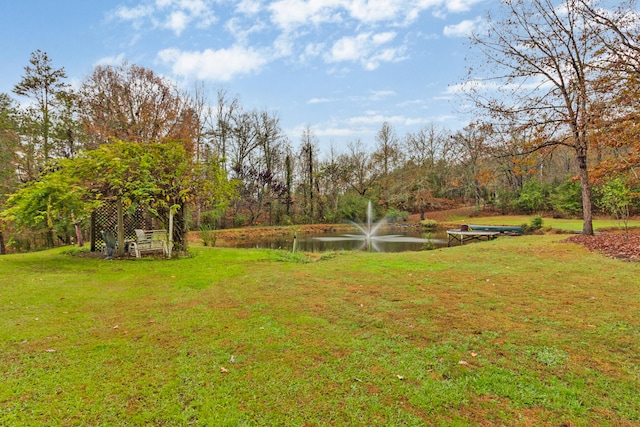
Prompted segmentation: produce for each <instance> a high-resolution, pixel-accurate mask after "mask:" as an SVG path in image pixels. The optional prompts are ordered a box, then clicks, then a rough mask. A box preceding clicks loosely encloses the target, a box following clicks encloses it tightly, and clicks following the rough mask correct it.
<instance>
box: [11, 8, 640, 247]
mask: <svg viewBox="0 0 640 427" xmlns="http://www.w3.org/2000/svg"><path fill="white" fill-rule="evenodd" d="M559 5H561V6H563V7H558V6H559ZM604 6H606V5H604V4H596V3H594V2H593V1H586V0H584V1H582V0H565V1H561V2H553V1H551V0H535V1H524V0H514V1H510V2H503V3H501V4H500V6H496V9H495V10H494V11H492V12H491V14H489V15H488V17H487V27H486V28H487V30H488V31H486V32H485V33H483V32H478V33H476V34H474V35H473V36H472V42H473V45H474V49H473V51H472V52H473V54H472V57H471V58H470V60H469V64H472V66H471V65H470V69H469V77H468V78H467V79H466V80H465V82H464V84H462V85H461V89H462V92H463V93H464V94H465V96H466V99H467V100H468V101H470V105H472V106H473V107H474V110H473V112H474V120H473V121H472V122H470V123H469V124H468V125H467V126H465V127H464V128H462V129H458V130H449V129H444V128H441V127H439V126H437V124H436V123H427V124H425V125H424V126H423V127H422V128H421V129H418V130H416V131H414V132H410V133H407V134H405V135H398V134H397V133H396V130H395V129H394V127H393V124H392V123H389V122H383V123H381V124H380V128H379V130H378V131H377V132H376V133H375V134H374V135H372V136H367V135H362V136H361V137H359V138H354V139H353V140H352V141H350V142H349V143H347V144H346V145H345V146H340V147H337V146H335V145H330V146H329V147H328V148H324V149H321V148H320V142H319V139H318V137H317V136H316V135H315V133H314V130H313V128H312V127H310V126H307V127H306V128H305V129H304V130H303V131H302V132H301V134H300V136H299V139H297V140H295V139H294V140H291V139H290V138H289V137H288V136H287V135H286V134H285V132H284V130H283V129H282V127H281V124H280V117H279V116H278V114H277V112H274V111H269V110H267V109H263V110H260V109H248V108H246V107H244V106H243V105H242V102H241V100H240V98H238V97H237V96H234V95H230V94H229V93H228V92H226V91H225V90H221V89H219V90H217V92H216V90H215V88H213V89H214V90H212V88H210V87H207V86H205V84H204V83H199V84H197V85H195V86H194V87H193V88H191V90H185V89H183V88H180V87H178V86H177V85H176V84H175V83H174V82H173V81H171V80H169V79H167V78H164V77H162V76H159V75H157V74H156V73H155V72H154V71H152V70H150V69H146V68H144V67H141V66H138V65H135V64H122V65H120V66H111V65H101V66H97V67H96V68H95V69H94V70H93V72H92V73H91V74H90V75H88V76H86V77H85V79H84V80H83V81H82V82H81V84H80V85H79V86H78V88H77V89H73V88H71V86H70V85H69V84H68V82H67V75H66V73H65V71H64V68H57V67H56V66H55V65H54V64H53V60H52V59H51V58H49V56H48V55H47V54H46V53H45V52H41V51H35V52H33V53H32V54H31V58H30V60H29V63H28V64H27V66H26V67H25V72H24V75H23V77H22V79H21V80H20V81H19V82H16V84H15V86H14V90H13V94H12V95H11V94H0V210H5V211H7V210H11V212H12V215H7V214H5V215H4V216H0V222H1V223H0V232H4V234H0V243H1V244H2V246H1V247H0V248H4V247H5V244H6V243H7V241H6V239H7V237H6V236H7V235H8V234H7V233H9V234H11V235H12V236H15V235H16V232H17V231H18V230H19V229H20V227H27V226H28V227H30V228H31V229H32V230H33V229H35V230H38V227H44V229H46V230H47V233H49V239H50V240H49V242H48V244H51V243H52V240H53V241H55V240H56V239H55V238H54V237H53V236H52V235H51V233H52V230H54V229H55V227H53V223H56V222H59V223H62V222H64V221H66V222H67V223H69V224H71V223H73V222H75V223H82V221H83V218H84V216H83V214H81V213H80V210H78V209H80V208H81V206H78V209H76V210H75V211H74V212H73V215H74V217H75V218H74V219H73V220H71V219H63V218H61V216H62V215H70V214H71V213H70V212H68V211H65V210H62V209H57V210H56V209H53V208H52V207H51V206H49V208H48V209H49V210H48V212H49V213H48V214H47V213H46V212H47V209H45V213H43V212H42V211H41V210H38V209H35V210H34V211H33V215H35V216H36V217H38V215H40V216H41V217H43V218H46V220H45V221H35V222H34V221H32V222H24V221H23V222H22V223H20V222H19V221H18V222H16V221H15V219H16V218H17V216H16V210H15V201H16V198H13V199H12V198H11V195H12V194H15V193H16V192H18V191H20V189H22V188H24V187H25V186H29V185H31V186H32V187H33V188H36V186H34V184H33V183H34V182H40V181H43V180H44V179H45V177H46V176H47V175H48V174H52V173H60V171H63V170H65V168H67V167H68V166H65V163H64V162H62V160H64V159H69V160H72V159H75V158H87V157H91V156H90V155H88V153H89V152H91V151H93V150H97V149H99V148H100V147H101V146H102V145H105V144H113V143H115V142H116V141H120V142H125V143H130V144H139V145H142V146H144V145H145V144H173V145H176V144H177V145H179V146H181V147H182V148H181V150H183V151H180V152H183V153H184V156H185V159H184V160H185V162H186V163H184V164H182V163H181V164H180V168H181V169H180V170H181V171H183V172H180V173H181V174H182V176H180V177H177V176H173V177H172V175H171V174H172V173H177V169H176V170H174V169H172V168H171V165H170V164H167V162H160V161H154V162H151V163H153V164H158V165H162V167H163V168H164V169H163V170H162V171H150V172H149V173H150V174H151V175H153V177H154V179H151V178H149V179H147V177H144V176H142V175H140V176H142V178H140V179H143V181H144V182H145V183H146V184H145V185H148V188H149V189H153V191H155V192H157V193H154V192H153V191H152V190H149V191H150V192H149V193H147V194H146V195H145V196H144V197H143V199H144V200H145V203H147V204H149V206H152V207H153V206H155V208H156V209H157V210H158V209H159V210H162V209H170V208H171V207H172V206H174V207H176V206H179V207H180V209H181V210H182V212H183V213H184V216H185V217H184V227H183V228H184V230H185V232H186V230H187V229H192V230H195V229H213V228H224V227H237V226H248V225H258V224H261V225H281V224H301V223H338V222H342V221H345V220H349V219H355V218H358V217H362V216H363V215H364V212H365V209H366V204H367V201H368V200H372V201H373V202H374V206H375V207H376V210H377V213H376V216H377V217H380V216H382V215H386V214H390V215H392V216H393V217H394V218H406V217H407V216H408V215H409V214H418V215H419V217H420V218H425V217H427V216H428V212H429V211H432V210H437V209H444V208H449V207H453V206H458V205H460V204H466V205H473V206H476V207H477V209H478V210H481V209H486V208H491V209H494V210H496V211H499V212H502V213H510V212H519V213H527V214H534V213H553V214H554V215H560V216H582V217H583V218H584V219H585V228H584V232H585V233H587V234H589V233H590V232H592V231H593V230H592V228H591V226H590V220H591V210H592V209H593V210H594V212H595V213H596V214H610V215H633V214H634V213H637V212H638V209H639V206H638V193H639V189H640V174H639V170H638V167H639V166H640V143H639V141H640V135H639V134H638V133H639V129H640V125H639V122H638V118H639V117H640V104H639V103H638V102H637V100H638V99H640V92H639V89H640V85H639V84H638V81H639V79H638V77H639V76H640V72H639V71H638V70H640V66H639V65H638V64H640V44H638V40H640V34H638V33H637V31H638V30H637V29H638V28H640V26H639V25H637V24H638V22H637V14H636V13H629V11H632V10H636V6H637V5H636V2H635V1H628V2H624V3H623V4H619V5H613V7H610V8H608V9H606V8H605V7H604ZM213 92H215V96H214V97H213V98H210V94H211V93H213ZM12 96H13V97H15V98H13V97H12ZM246 96H247V97H250V96H251V94H246ZM18 101H19V103H18ZM123 149H124V148H123ZM134 151H135V150H134ZM134 151H132V152H134ZM135 152H136V153H138V151H135ZM150 152H154V153H161V152H163V150H159V149H156V148H154V149H153V150H151V151H150ZM176 152H178V151H176V150H173V149H172V151H171V153H174V154H175V153H176ZM143 154H144V153H143V152H142V153H139V155H140V161H141V162H142V163H135V164H136V165H142V166H139V167H146V166H145V165H147V164H151V163H150V162H147V161H146V160H144V159H145V158H144V155H143ZM147 154H148V153H147ZM94 157H95V158H99V156H98V157H96V156H94ZM109 161H110V162H111V161H114V160H113V159H111V160H109ZM145 162H146V163H145ZM184 171H188V173H187V172H184ZM136 173H137V172H136ZM127 177H128V172H127V171H123V172H122V176H118V175H117V174H113V175H111V179H113V182H110V183H108V185H107V187H109V188H111V189H113V188H127V189H128V188H129V187H127V186H126V185H125V183H122V182H119V180H124V181H126V180H127ZM160 177H161V178H162V179H160ZM185 177H188V179H187V180H185V179H184V178H185ZM177 178H180V179H179V180H178V179H177ZM613 180H615V182H613V183H612V181H613ZM177 181H179V183H176V182H177ZM79 182H80V181H78V182H76V184H77V183H79ZM206 183H209V185H208V186H207V185H205V184H206ZM89 184H91V183H90V182H88V181H86V182H85V183H84V185H85V186H86V185H89ZM614 184H615V185H614ZM74 185H75V184H74ZM105 185H106V184H105ZM215 186H221V187H222V188H223V190H222V191H218V192H216V191H214V188H213V187H215ZM612 189H615V191H613V190H612ZM41 190H42V189H41ZM105 191H106V187H105ZM127 191H129V190H127ZM43 194H44V193H42V194H40V197H41V201H40V202H39V203H42V204H43V206H45V207H46V206H47V203H48V202H46V196H45V195H43ZM96 194H98V193H96ZM100 194H101V196H100V197H102V194H112V193H108V192H105V193H100ZM123 194H124V193H123ZM127 194H129V193H127ZM120 196H122V194H121V195H120ZM120 196H119V197H120ZM161 196H162V197H164V202H163V203H159V200H160V198H161ZM43 197H44V198H45V199H42V198H43ZM127 197H128V196H127ZM612 198H613V199H612ZM169 199H170V200H169ZM222 199H224V200H222ZM12 200H13V201H12ZM24 200H25V199H23V201H24ZM34 200H35V199H34ZM39 200H40V199H39ZM43 200H44V201H43ZM52 200H53V199H52ZM127 200H129V201H130V202H131V203H133V204H135V203H138V201H136V199H135V198H133V197H131V198H130V199H127ZM50 203H54V202H53V201H51V202H50ZM621 205H623V206H621ZM91 206H92V207H87V206H85V207H84V208H86V209H84V208H83V209H84V210H85V211H87V210H88V211H90V210H91V209H93V207H95V204H93V205H91ZM32 207H33V206H32ZM613 207H615V209H614V208H613ZM53 213H55V214H56V215H58V216H57V217H53V216H51V215H52V214H53ZM47 215H49V216H48V217H47ZM36 219H38V218H36ZM72 230H73V229H72V228H71V227H69V228H68V229H67V228H64V227H63V228H59V229H56V231H55V233H57V234H58V236H59V240H62V241H63V240H68V236H67V235H65V233H68V234H69V235H73V232H72ZM12 238H13V237H12ZM13 239H14V238H13ZM12 242H13V243H15V239H14V241H12Z"/></svg>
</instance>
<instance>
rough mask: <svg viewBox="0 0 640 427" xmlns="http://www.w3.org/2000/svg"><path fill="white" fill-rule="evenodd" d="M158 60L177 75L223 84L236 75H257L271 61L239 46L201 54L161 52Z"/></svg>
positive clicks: (259, 53)
mask: <svg viewBox="0 0 640 427" xmlns="http://www.w3.org/2000/svg"><path fill="white" fill-rule="evenodd" d="M158 59H159V60H160V61H161V62H163V63H165V64H168V65H170V66H171V69H172V71H173V73H174V74H176V75H178V76H183V77H187V78H194V79H197V80H214V81H223V82H224V81H229V80H232V79H233V78H234V77H235V76H237V75H241V74H251V73H255V72H258V71H260V70H261V69H262V67H264V66H265V65H266V64H267V63H268V62H269V60H268V58H267V55H266V54H264V53H262V52H258V51H256V50H255V49H253V48H248V47H244V46H238V45H236V46H232V47H230V48H228V49H218V50H213V49H206V50H204V51H202V52H189V51H180V50H178V49H164V50H161V51H160V52H159V53H158Z"/></svg>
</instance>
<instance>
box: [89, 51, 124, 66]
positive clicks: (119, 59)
mask: <svg viewBox="0 0 640 427" xmlns="http://www.w3.org/2000/svg"><path fill="white" fill-rule="evenodd" d="M124 58H125V56H124V53H119V54H118V55H116V56H104V57H102V58H100V59H98V60H97V61H96V62H94V63H93V66H94V67H96V66H98V65H121V64H122V63H123V62H124Z"/></svg>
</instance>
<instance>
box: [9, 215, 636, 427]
mask: <svg viewBox="0 0 640 427" xmlns="http://www.w3.org/2000/svg"><path fill="white" fill-rule="evenodd" d="M480 221H481V220H480V219H474V222H478V223H479V222H480ZM483 222H484V221H483ZM522 222H526V221H520V222H519V223H522ZM563 238H564V236H561V235H545V236H522V237H500V238H499V239H497V240H494V241H491V242H482V243H477V244H471V245H465V246H461V247H454V248H447V249H440V250H435V251H427V252H412V253H400V254H397V253H396V254H381V253H367V252H352V253H333V254H328V255H326V256H324V257H323V258H322V259H320V260H315V261H314V262H308V263H299V262H291V261H293V260H292V259H291V258H292V257H289V255H288V254H285V253H281V252H276V251H266V250H264V251H263V250H237V249H219V248H213V249H209V248H195V249H194V250H193V257H191V258H185V259H180V260H171V261H163V260H154V259H142V260H122V261H118V260H111V261H107V260H102V259H95V258H84V257H77V256H70V255H65V254H63V253H62V251H61V250H59V249H58V250H51V251H45V252H39V253H30V254H21V255H8V256H2V257H0V375H1V377H2V382H1V383H0V425H2V426H4V425H7V426H10V425H11V426H12V425H20V426H22V425H33V426H42V425H47V426H57V425H61V426H65V425H69V426H72V425H74V426H75V425H83V426H84V425H88V426H98V425H104V426H119V425H154V426H156V425H157V426H159V425H163V426H174V425H175V426H183V425H184V426H186V425H207V426H224V425H228V426H277V425H282V426H303V425H305V426H326V425H362V426H374V425H379V426H395V425H398V426H399V425H403V426H405V425H409V426H423V425H461V426H463V425H465V426H466V425H523V426H538V425H555V426H557V425H561V424H563V423H564V425H571V426H581V425H584V426H590V425H611V426H619V425H634V424H635V425H637V424H640V392H639V387H640V386H639V384H640V316H639V314H640V286H639V285H638V277H640V264H637V263H627V262H624V261H620V260H615V259H609V258H605V257H603V256H601V255H599V254H596V253H590V252H588V251H586V249H584V248H583V247H581V246H578V245H573V244H568V243H561V240H562V239H563ZM232 359H233V360H232Z"/></svg>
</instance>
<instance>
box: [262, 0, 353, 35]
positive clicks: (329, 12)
mask: <svg viewBox="0 0 640 427" xmlns="http://www.w3.org/2000/svg"><path fill="white" fill-rule="evenodd" d="M341 6H342V0H309V1H305V0H277V1H275V2H273V3H271V4H270V5H269V11H270V12H271V20H272V22H273V23H274V24H276V25H277V26H278V27H280V28H282V29H283V30H285V31H291V30H293V29H295V28H296V27H298V26H300V25H306V24H313V25H319V24H322V23H325V22H338V21H339V20H340V19H341V18H340V15H339V12H338V9H339V8H340V7H341Z"/></svg>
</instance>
